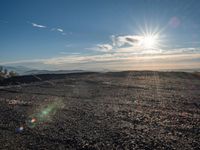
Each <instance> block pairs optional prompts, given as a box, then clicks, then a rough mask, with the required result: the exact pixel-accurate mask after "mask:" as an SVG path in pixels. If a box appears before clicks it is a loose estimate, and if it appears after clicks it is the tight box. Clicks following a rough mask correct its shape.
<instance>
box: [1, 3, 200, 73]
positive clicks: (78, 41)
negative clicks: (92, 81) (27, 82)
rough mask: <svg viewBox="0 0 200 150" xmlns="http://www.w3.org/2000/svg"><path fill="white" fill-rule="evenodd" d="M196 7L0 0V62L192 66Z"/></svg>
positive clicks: (198, 53)
mask: <svg viewBox="0 0 200 150" xmlns="http://www.w3.org/2000/svg"><path fill="white" fill-rule="evenodd" d="M199 7H200V1H199V0H98V1H97V0H84V1H83V0H79V1H78V0H42V1H41V0H32V1H31V0H1V1H0V64H1V65H8V66H19V65H20V66H21V65H22V66H27V67H31V68H35V69H56V70H57V69H85V70H101V69H113V70H116V69H119V70H127V69H128V70H131V69H137V70H142V69H185V68H198V67H199V65H200V17H199V16H200V9H199ZM149 37H150V38H149ZM149 39H150V43H149ZM152 39H153V40H152Z"/></svg>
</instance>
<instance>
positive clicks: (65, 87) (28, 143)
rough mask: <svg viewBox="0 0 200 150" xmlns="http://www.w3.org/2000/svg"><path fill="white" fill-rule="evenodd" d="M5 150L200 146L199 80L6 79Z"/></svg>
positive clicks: (0, 101)
mask: <svg viewBox="0 0 200 150" xmlns="http://www.w3.org/2000/svg"><path fill="white" fill-rule="evenodd" d="M0 120H1V122H0V149H10V150H27V149H52V150H55V149H59V150H62V149H182V150H184V149H185V150H188V149H196V150H197V149H200V75H199V74H197V73H184V72H154V71H125V72H108V73H95V72H88V73H87V72H85V73H71V74H56V75H54V74H43V75H30V76H19V77H13V78H9V79H4V80H1V81H0Z"/></svg>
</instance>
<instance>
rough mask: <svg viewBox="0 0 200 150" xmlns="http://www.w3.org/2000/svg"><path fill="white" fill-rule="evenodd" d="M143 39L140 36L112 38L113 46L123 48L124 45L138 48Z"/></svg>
mask: <svg viewBox="0 0 200 150" xmlns="http://www.w3.org/2000/svg"><path fill="white" fill-rule="evenodd" d="M142 38H143V37H142V36H139V35H123V36H114V35H113V36H111V39H112V42H113V46H117V47H121V46H124V45H129V46H137V44H139V42H140V41H141V39H142Z"/></svg>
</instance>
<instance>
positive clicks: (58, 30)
mask: <svg viewBox="0 0 200 150" xmlns="http://www.w3.org/2000/svg"><path fill="white" fill-rule="evenodd" d="M51 31H57V32H60V33H61V34H62V35H66V33H65V32H64V29H62V28H52V29H51Z"/></svg>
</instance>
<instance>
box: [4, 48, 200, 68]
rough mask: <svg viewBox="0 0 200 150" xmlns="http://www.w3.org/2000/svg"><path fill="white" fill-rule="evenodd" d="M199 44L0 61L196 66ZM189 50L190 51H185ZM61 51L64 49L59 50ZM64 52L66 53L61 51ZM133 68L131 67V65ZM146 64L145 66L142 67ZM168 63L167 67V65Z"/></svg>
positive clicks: (71, 65) (56, 65)
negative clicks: (150, 50)
mask: <svg viewBox="0 0 200 150" xmlns="http://www.w3.org/2000/svg"><path fill="white" fill-rule="evenodd" d="M198 50H199V48H197V49H196V53H193V51H194V48H186V49H185V51H188V53H182V50H181V49H174V50H172V51H173V52H171V53H169V52H165V51H164V50H162V51H163V52H162V53H159V54H158V53H152V54H145V53H143V54H141V53H138V54H135V53H129V52H128V53H124V52H115V53H103V54H93V55H91V54H75V53H71V54H70V53H69V54H67V55H64V56H59V57H53V58H48V59H34V60H20V61H13V62H0V64H1V65H7V64H17V65H19V64H20V65H23V64H29V65H30V64H31V65H32V66H34V64H35V65H37V66H39V67H40V66H41V67H42V66H43V67H45V66H46V67H47V68H48V67H49V68H59V69H61V68H65V69H66V68H67V69H69V68H71V69H73V68H78V69H82V68H87V69H91V68H93V69H95V68H96V69H97V68H101V67H102V66H105V67H106V68H108V69H114V68H119V69H156V68H161V69H173V68H176V67H177V68H186V67H189V66H190V67H192V68H198V67H199V66H200V62H198V61H196V60H198V59H200V51H198ZM189 51H190V53H189ZM63 54H64V53H63ZM65 54H66V53H65ZM133 66H134V68H131V67H133ZM145 67H146V68H145ZM167 67H168V68H167Z"/></svg>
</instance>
